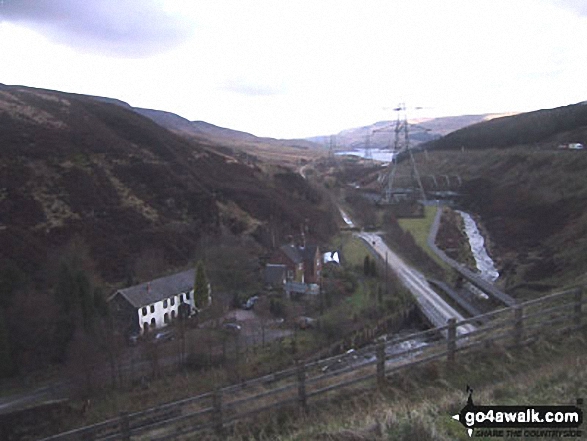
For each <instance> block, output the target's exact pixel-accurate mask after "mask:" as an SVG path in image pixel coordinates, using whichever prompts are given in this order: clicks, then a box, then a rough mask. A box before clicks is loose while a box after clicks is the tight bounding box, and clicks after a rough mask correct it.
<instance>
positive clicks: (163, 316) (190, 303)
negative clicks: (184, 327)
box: [108, 269, 196, 334]
mask: <svg viewBox="0 0 587 441" xmlns="http://www.w3.org/2000/svg"><path fill="white" fill-rule="evenodd" d="M194 278H195V271H194V270H193V269H189V270H187V271H183V272H181V273H177V274H173V275H171V276H166V277H161V278H159V279H155V280H152V281H150V282H145V283H141V284H140V285H135V286H130V287H128V288H124V289H119V290H118V291H116V292H115V293H114V294H113V295H112V296H110V298H109V299H108V302H109V305H110V309H111V311H112V314H113V316H114V318H115V320H116V322H117V324H118V326H119V329H122V330H123V331H124V332H125V333H128V334H133V333H141V334H143V333H146V332H148V331H149V330H152V329H157V328H161V327H164V326H167V325H168V324H169V323H171V322H172V321H173V320H175V319H177V318H178V317H179V314H180V305H181V304H185V305H186V306H184V307H183V310H184V313H185V314H186V315H188V316H189V315H192V314H193V313H195V311H196V308H195V304H194Z"/></svg>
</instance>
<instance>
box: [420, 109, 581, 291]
mask: <svg viewBox="0 0 587 441" xmlns="http://www.w3.org/2000/svg"><path fill="white" fill-rule="evenodd" d="M586 141H587V106H586V105H584V104H576V105H571V106H566V107H561V108H557V109H551V110H540V111H536V112H530V113H526V114H520V115H516V116H511V117H504V118H497V119H494V120H491V121H488V122H483V123H479V124H476V125H473V126H470V127H467V128H464V129H461V130H459V131H457V132H453V133H451V134H449V135H447V136H446V137H444V138H442V139H440V140H438V141H436V142H434V143H432V144H429V145H428V147H429V150H428V153H427V154H426V155H418V156H417V162H418V165H419V167H420V173H421V174H422V176H423V179H424V181H425V182H427V183H428V184H430V183H431V182H432V181H431V179H430V178H429V176H430V175H436V176H439V175H459V176H460V177H461V178H462V180H463V185H462V187H461V188H460V192H462V193H463V195H464V199H463V201H462V205H463V208H464V209H465V210H468V211H470V212H472V213H475V214H477V215H478V216H479V217H480V219H481V222H482V224H483V226H484V227H485V228H486V230H487V231H488V232H489V236H490V238H491V242H492V244H491V245H492V251H493V252H494V257H497V258H498V260H499V263H500V267H501V268H500V269H501V271H500V272H501V274H502V276H501V278H500V283H502V284H505V285H506V288H507V289H508V290H510V291H514V292H515V291H517V290H521V291H522V292H523V291H526V290H530V291H544V290H548V289H550V288H552V287H554V286H564V285H570V284H573V283H584V282H585V281H586V280H587V278H586V275H585V263H586V262H587V261H586V260H585V256H587V243H586V242H585V236H586V234H587V181H586V179H585V170H586V169H587V154H586V152H585V151H584V150H583V151H582V150H579V151H570V150H561V149H558V148H557V146H558V145H559V144H561V143H569V142H583V143H585V142H586ZM462 146H464V147H465V148H464V149H461V147H462ZM520 295H524V294H520ZM528 295H532V294H530V293H528Z"/></svg>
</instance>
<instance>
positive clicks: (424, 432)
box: [227, 333, 587, 441]
mask: <svg viewBox="0 0 587 441" xmlns="http://www.w3.org/2000/svg"><path fill="white" fill-rule="evenodd" d="M561 340H562V341H564V344H561ZM586 345H587V342H586V341H585V338H584V337H582V336H581V335H580V333H576V334H574V335H568V336H559V337H545V338H543V339H541V340H539V341H538V342H537V343H535V344H533V345H531V346H527V347H523V348H521V349H520V350H515V351H514V350H511V349H504V348H501V347H492V348H487V349H483V350H478V351H475V352H472V353H466V354H465V353H463V354H460V355H458V356H457V360H456V364H455V365H453V366H449V365H447V364H446V363H445V362H435V363H429V364H427V365H424V366H420V367H416V368H413V369H410V370H408V371H402V372H400V373H398V374H397V375H395V376H393V377H391V378H390V379H389V382H388V384H387V385H386V386H385V387H384V388H382V389H379V390H376V391H373V390H372V389H361V388H354V389H352V390H347V391H346V392H345V391H342V392H340V393H339V394H338V395H336V398H335V397H334V396H333V397H332V399H331V400H329V401H328V402H324V401H323V402H320V403H315V404H311V409H310V412H308V413H307V414H306V415H304V416H301V415H300V414H297V413H296V412H289V413H279V412H278V413H275V414H272V415H267V416H265V417H262V416H260V417H259V420H258V421H256V425H257V426H258V427H257V428H256V427H255V425H251V424H249V425H248V426H247V427H244V426H243V427H242V428H240V430H238V431H237V432H236V433H232V434H231V436H229V437H228V438H227V439H230V440H244V439H253V438H254V439H263V440H269V439H272V440H282V441H285V440H292V441H293V440H296V441H297V440H304V441H318V440H367V439H368V440H375V441H377V440H379V441H384V440H416V439H417V440H438V441H449V440H450V441H453V440H462V441H465V440H468V439H470V438H469V437H468V435H467V434H466V432H465V429H464V428H463V426H462V425H461V424H460V423H458V422H457V421H454V420H453V419H452V418H451V415H454V414H455V413H457V412H459V411H460V409H461V408H462V407H463V406H464V405H465V404H466V399H467V394H466V391H465V388H466V385H467V384H469V385H471V386H472V387H473V388H474V400H475V403H476V404H479V405H483V404H485V405H492V404H494V405H545V404H552V405H564V404H571V405H574V404H575V400H576V398H578V397H584V396H585V394H587V381H586V380H587V356H586V355H585V354H586V352H585V349H586ZM279 415H281V417H280V416H279ZM261 427H262V429H261V430H262V431H263V432H264V433H265V434H266V435H265V436H258V437H253V436H251V435H252V434H253V433H259V432H258V430H259V428H261ZM581 429H582V430H583V432H585V429H584V426H583V427H582V428H581ZM476 439H479V440H488V441H491V440H498V439H502V438H482V437H477V438H476ZM507 439H508V440H510V439H511V440H516V439H520V438H516V437H510V438H507ZM524 439H526V440H531V439H532V440H533V439H536V438H524ZM540 439H544V438H540ZM569 439H575V438H569Z"/></svg>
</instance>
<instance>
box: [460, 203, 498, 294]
mask: <svg viewBox="0 0 587 441" xmlns="http://www.w3.org/2000/svg"><path fill="white" fill-rule="evenodd" d="M457 213H459V214H460V215H461V217H462V218H463V222H464V223H465V232H466V233H467V237H468V238H469V244H470V245H471V251H472V253H473V257H474V258H475V264H476V266H477V270H478V271H479V275H480V276H481V278H483V279H485V280H487V281H488V282H490V283H493V282H495V281H496V280H497V278H498V277H499V272H498V271H497V268H495V263H494V262H493V259H491V257H489V254H487V249H485V239H484V238H483V236H482V235H481V233H480V232H479V229H478V228H477V224H476V223H475V220H474V219H473V218H472V217H471V215H470V214H468V213H465V212H464V211H457Z"/></svg>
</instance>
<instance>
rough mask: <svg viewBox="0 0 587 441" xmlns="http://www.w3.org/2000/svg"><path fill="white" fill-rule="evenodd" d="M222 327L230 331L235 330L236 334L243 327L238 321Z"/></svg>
mask: <svg viewBox="0 0 587 441" xmlns="http://www.w3.org/2000/svg"><path fill="white" fill-rule="evenodd" d="M222 329H225V330H227V331H229V332H233V333H235V334H236V333H239V332H240V330H241V329H242V328H241V326H240V325H238V324H236V323H225V324H223V325H222Z"/></svg>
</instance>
